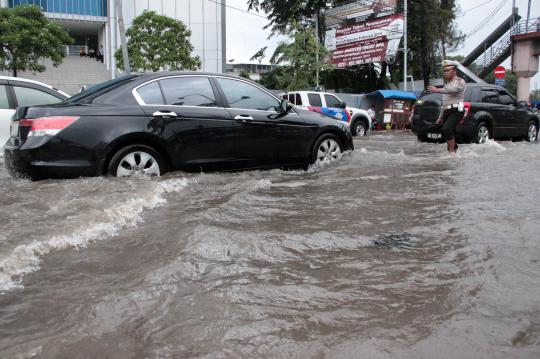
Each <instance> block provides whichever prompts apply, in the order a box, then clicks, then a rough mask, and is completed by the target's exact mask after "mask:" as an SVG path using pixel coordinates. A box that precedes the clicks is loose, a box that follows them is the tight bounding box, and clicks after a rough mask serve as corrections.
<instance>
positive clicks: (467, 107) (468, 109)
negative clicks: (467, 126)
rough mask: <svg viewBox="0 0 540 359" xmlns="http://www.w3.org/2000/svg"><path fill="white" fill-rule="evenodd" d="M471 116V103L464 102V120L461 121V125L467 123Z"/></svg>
mask: <svg viewBox="0 0 540 359" xmlns="http://www.w3.org/2000/svg"><path fill="white" fill-rule="evenodd" d="M470 114H471V103H470V102H463V118H462V119H461V121H459V123H461V124H462V123H463V122H465V119H466V118H467V117H469V115H470Z"/></svg>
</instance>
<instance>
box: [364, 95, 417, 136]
mask: <svg viewBox="0 0 540 359" xmlns="http://www.w3.org/2000/svg"><path fill="white" fill-rule="evenodd" d="M366 98H367V99H370V100H371V106H372V107H374V108H375V120H376V121H377V126H376V129H378V130H389V129H392V128H399V129H404V128H406V127H407V126H408V125H409V118H410V115H411V108H412V106H413V105H414V103H415V102H416V95H415V94H414V93H412V92H404V91H399V90H378V91H375V92H371V93H369V94H367V95H366Z"/></svg>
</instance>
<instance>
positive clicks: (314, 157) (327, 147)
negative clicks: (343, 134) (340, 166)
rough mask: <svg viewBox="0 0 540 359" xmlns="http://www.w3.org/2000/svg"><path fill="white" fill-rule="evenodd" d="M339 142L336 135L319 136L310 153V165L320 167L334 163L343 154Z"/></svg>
mask: <svg viewBox="0 0 540 359" xmlns="http://www.w3.org/2000/svg"><path fill="white" fill-rule="evenodd" d="M342 148H343V147H342V145H341V142H340V140H339V138H337V136H336V135H333V134H331V133H326V134H323V135H322V136H320V137H319V138H318V139H317V140H316V141H315V145H314V146H313V149H312V151H311V161H310V163H311V164H312V165H317V166H322V165H325V164H327V163H330V162H334V161H336V160H337V159H339V157H340V156H341V153H342V152H343V149H342Z"/></svg>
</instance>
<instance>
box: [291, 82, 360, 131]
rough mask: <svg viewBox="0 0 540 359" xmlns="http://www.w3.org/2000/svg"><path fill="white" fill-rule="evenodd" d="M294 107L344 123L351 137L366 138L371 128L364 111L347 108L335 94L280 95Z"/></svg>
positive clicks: (313, 92)
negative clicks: (318, 113) (349, 129)
mask: <svg viewBox="0 0 540 359" xmlns="http://www.w3.org/2000/svg"><path fill="white" fill-rule="evenodd" d="M281 97H282V98H283V99H285V100H288V101H289V102H290V103H292V104H294V105H295V106H297V107H299V108H302V109H305V110H309V111H316V112H320V113H324V114H326V115H330V116H333V117H336V118H337V119H338V120H341V121H344V122H346V123H347V124H348V125H349V126H350V128H351V133H352V135H353V136H366V135H367V134H368V131H369V129H370V128H371V116H369V114H368V113H367V111H365V110H361V109H359V108H353V107H349V106H347V105H346V104H345V102H343V101H342V100H341V99H340V98H339V97H337V96H336V95H335V94H332V93H329V92H316V91H291V92H287V93H284V94H281Z"/></svg>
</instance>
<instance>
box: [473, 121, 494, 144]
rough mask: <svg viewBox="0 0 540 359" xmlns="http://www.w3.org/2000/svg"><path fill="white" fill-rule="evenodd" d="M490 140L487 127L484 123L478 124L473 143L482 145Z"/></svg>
mask: <svg viewBox="0 0 540 359" xmlns="http://www.w3.org/2000/svg"><path fill="white" fill-rule="evenodd" d="M490 138H491V133H490V132H489V127H488V125H487V124H486V123H485V122H480V123H479V124H478V126H477V127H476V134H475V139H474V140H475V142H476V143H478V144H484V143H486V142H487V141H488V140H489V139H490Z"/></svg>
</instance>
